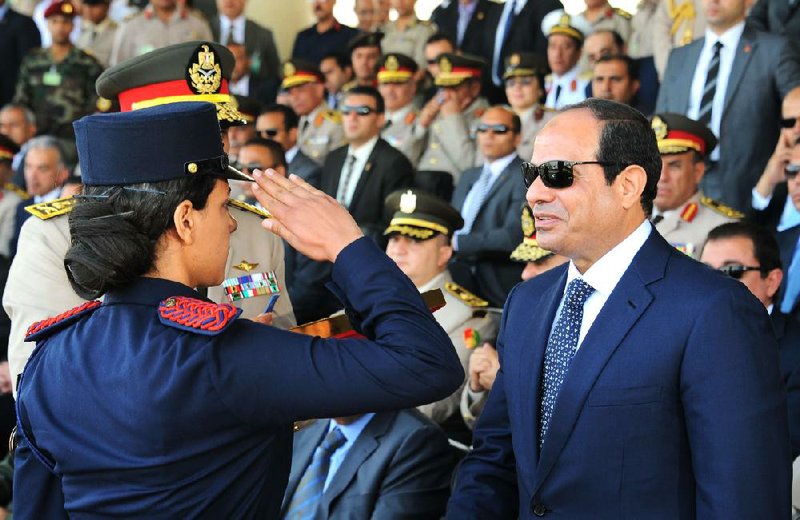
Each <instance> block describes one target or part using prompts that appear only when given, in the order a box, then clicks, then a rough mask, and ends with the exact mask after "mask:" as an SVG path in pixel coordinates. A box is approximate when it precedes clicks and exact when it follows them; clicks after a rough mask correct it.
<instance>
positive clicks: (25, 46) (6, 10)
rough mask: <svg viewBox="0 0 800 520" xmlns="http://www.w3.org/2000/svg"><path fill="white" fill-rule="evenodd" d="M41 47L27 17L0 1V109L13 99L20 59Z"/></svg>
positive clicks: (31, 22) (34, 29) (34, 25)
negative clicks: (1, 70)
mask: <svg viewBox="0 0 800 520" xmlns="http://www.w3.org/2000/svg"><path fill="white" fill-rule="evenodd" d="M39 45H41V35H40V34H39V29H37V28H36V23H34V21H33V19H32V18H31V17H29V16H25V15H23V14H20V13H18V12H16V11H14V10H13V9H12V8H11V6H10V5H8V1H7V0H0V67H2V68H3V74H0V107H2V106H3V105H5V104H6V103H8V102H9V101H11V98H13V97H14V87H15V86H16V84H17V74H18V73H19V66H20V64H21V63H22V58H24V57H25V55H26V54H27V53H28V51H29V50H31V49H33V48H36V47H38V46H39Z"/></svg>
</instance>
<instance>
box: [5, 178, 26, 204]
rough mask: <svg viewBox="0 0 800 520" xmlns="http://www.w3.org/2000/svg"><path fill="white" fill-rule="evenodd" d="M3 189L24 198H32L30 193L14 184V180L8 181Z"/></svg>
mask: <svg viewBox="0 0 800 520" xmlns="http://www.w3.org/2000/svg"><path fill="white" fill-rule="evenodd" d="M3 189H4V190H6V191H10V192H13V193H15V194H16V195H17V197H19V198H21V199H22V200H30V198H31V196H30V194H29V193H28V192H27V191H25V190H23V189H22V188H20V187H19V186H17V185H16V184H14V183H13V182H7V183H5V184H4V185H3Z"/></svg>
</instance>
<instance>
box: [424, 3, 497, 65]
mask: <svg viewBox="0 0 800 520" xmlns="http://www.w3.org/2000/svg"><path fill="white" fill-rule="evenodd" d="M495 9H502V6H498V4H496V3H494V2H491V1H490V0H445V1H444V2H442V3H441V4H440V5H439V6H438V7H437V8H436V9H434V10H433V13H432V14H431V22H433V23H435V24H436V27H438V28H439V32H441V33H443V34H445V35H446V36H447V37H448V38H450V39H451V40H452V41H453V42H455V44H456V47H457V48H458V49H459V50H461V51H462V52H465V53H467V54H474V55H476V56H480V57H482V58H483V59H485V60H486V61H487V62H488V61H489V60H491V59H492V56H491V51H492V46H491V43H490V44H489V45H486V42H487V41H488V39H487V34H489V33H492V34H493V33H494V31H493V30H492V29H493V27H491V26H490V25H489V22H490V21H491V19H492V16H491V15H492V14H493V12H494V10H495Z"/></svg>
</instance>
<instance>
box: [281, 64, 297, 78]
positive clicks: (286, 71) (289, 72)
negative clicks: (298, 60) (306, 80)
mask: <svg viewBox="0 0 800 520" xmlns="http://www.w3.org/2000/svg"><path fill="white" fill-rule="evenodd" d="M295 72H297V69H295V68H294V65H292V62H290V61H287V62H286V63H284V64H283V77H284V78H288V77H289V76H294V73H295Z"/></svg>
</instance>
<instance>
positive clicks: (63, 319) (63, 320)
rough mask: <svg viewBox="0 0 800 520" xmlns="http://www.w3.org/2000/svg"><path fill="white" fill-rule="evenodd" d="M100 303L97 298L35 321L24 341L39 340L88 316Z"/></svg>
mask: <svg viewBox="0 0 800 520" xmlns="http://www.w3.org/2000/svg"><path fill="white" fill-rule="evenodd" d="M100 305H101V303H100V302H99V301H97V300H92V301H88V302H86V303H84V304H82V305H79V306H77V307H75V308H74V309H70V310H68V311H67V312H62V313H61V314H59V315H58V316H54V317H52V318H47V319H46V320H42V321H37V322H36V323H34V324H33V325H31V326H30V327H29V328H28V332H27V333H26V334H25V341H39V340H41V339H45V338H47V337H49V336H51V335H52V334H53V333H54V332H57V331H59V330H62V329H64V328H66V327H68V326H70V325H72V324H73V323H76V322H78V321H80V320H82V319H83V318H85V317H87V316H89V315H90V314H91V313H93V312H94V311H95V310H97V308H98V307H100Z"/></svg>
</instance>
